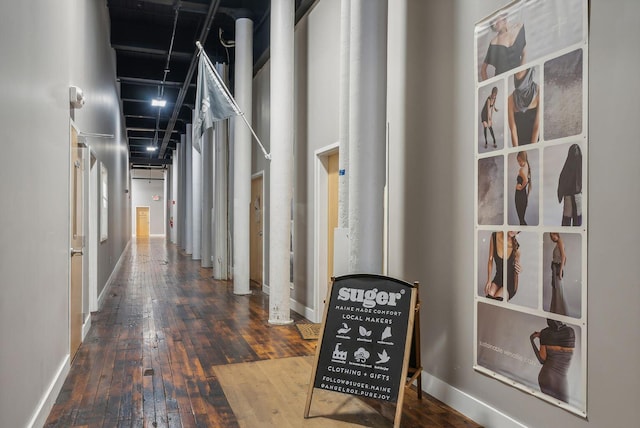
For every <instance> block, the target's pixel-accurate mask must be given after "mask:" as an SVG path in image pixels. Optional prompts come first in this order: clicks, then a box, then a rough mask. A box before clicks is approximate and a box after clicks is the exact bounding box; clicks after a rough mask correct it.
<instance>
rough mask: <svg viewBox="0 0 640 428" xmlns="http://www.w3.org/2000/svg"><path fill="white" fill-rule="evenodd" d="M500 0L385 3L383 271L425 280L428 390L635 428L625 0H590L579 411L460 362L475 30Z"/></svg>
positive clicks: (537, 416) (479, 417) (638, 112)
mask: <svg viewBox="0 0 640 428" xmlns="http://www.w3.org/2000/svg"><path fill="white" fill-rule="evenodd" d="M506 3H507V1H498V0H492V1H485V2H477V1H475V0H457V1H450V0H438V1H430V2H424V1H422V0H403V1H398V2H397V3H396V6H399V8H398V9H395V10H394V11H393V12H392V14H391V15H390V21H391V22H390V35H393V36H391V37H392V38H393V43H391V44H390V46H391V45H392V46H394V48H390V49H389V55H390V58H389V62H390V68H389V94H390V98H389V122H390V225H389V229H390V251H389V259H390V274H391V275H392V276H397V277H400V278H404V279H407V280H409V281H413V280H419V281H421V283H422V284H423V287H422V300H423V306H422V311H421V317H422V318H421V321H422V326H421V327H422V335H423V337H422V361H423V365H424V366H425V369H426V371H427V372H428V373H429V374H430V375H433V377H432V378H429V379H428V381H429V388H430V390H431V391H432V392H434V393H439V394H440V398H441V399H442V400H444V401H445V402H449V403H450V404H453V405H454V406H455V407H457V408H458V409H459V410H461V411H463V412H464V413H467V414H468V415H469V416H471V417H472V418H473V419H475V420H476V421H477V422H479V423H480V424H483V425H485V426H490V427H494V426H516V424H515V422H514V421H518V422H520V423H521V424H523V425H524V426H530V427H549V426H562V427H588V426H589V427H603V426H616V427H617V426H620V427H622V426H635V425H637V416H636V414H635V413H636V412H635V407H637V403H638V398H639V397H640V396H639V395H638V391H639V390H640V368H639V366H638V361H640V345H639V344H638V341H637V340H635V337H637V333H636V332H635V328H636V326H638V325H640V310H639V309H638V307H639V304H640V287H639V285H640V284H639V282H640V280H639V279H638V278H640V268H639V264H638V263H637V259H638V250H637V247H638V244H640V226H639V225H638V223H637V222H636V221H634V220H633V215H634V213H636V212H638V210H639V209H640V202H639V201H638V199H637V198H636V197H635V196H632V195H635V193H637V192H636V191H635V190H632V189H634V187H633V185H632V183H635V182H637V181H638V178H640V175H639V174H638V170H637V168H636V166H635V164H636V160H637V159H639V158H640V147H639V145H638V143H637V140H638V139H637V135H636V134H637V132H636V130H635V122H636V121H637V118H638V117H640V107H639V106H638V103H637V102H635V101H634V99H633V98H632V97H633V95H632V94H637V93H639V92H640V83H639V82H638V81H637V79H634V78H633V77H632V75H633V70H636V69H637V68H638V66H639V65H640V54H639V51H638V49H637V48H636V44H637V43H636V42H637V40H640V30H639V29H638V27H637V25H635V23H634V21H635V19H636V18H637V17H638V16H640V4H639V3H638V2H637V1H635V0H614V1H610V2H591V29H590V57H589V62H590V64H589V73H590V76H589V79H590V80H589V81H590V84H589V96H590V100H589V124H590V126H589V133H590V136H589V137H590V138H589V139H590V146H589V255H588V262H589V265H588V275H589V278H588V282H589V292H588V299H589V304H588V307H589V313H588V317H589V319H588V322H589V348H588V391H587V392H588V409H587V411H588V420H585V419H582V418H580V417H578V416H575V415H573V414H571V413H568V412H566V411H564V410H561V409H559V408H557V407H555V406H552V405H550V404H547V403H546V402H544V401H541V400H539V399H537V398H535V397H533V396H530V395H528V394H525V393H523V392H520V391H519V390H516V389H514V388H511V387H509V386H507V385H505V384H503V383H500V382H498V381H495V380H493V379H491V378H489V377H487V376H484V375H482V374H479V373H476V372H475V371H474V370H473V369H472V364H473V291H472V288H473V284H474V272H473V257H474V249H473V242H474V239H473V234H474V228H473V224H474V222H473V201H474V187H473V183H474V176H473V170H474V168H473V165H474V164H473V162H474V157H473V151H472V150H469V149H468V148H469V147H470V145H469V144H470V143H469V142H470V141H471V142H472V141H473V138H474V135H473V133H474V127H473V126H471V124H473V123H475V119H474V117H475V113H474V79H473V70H474V64H473V55H474V53H473V28H474V23H475V22H476V21H478V20H480V19H482V18H483V17H485V16H486V15H488V14H490V13H491V12H493V11H494V10H496V9H498V8H499V7H501V6H503V5H505V4H506ZM605 3H606V4H605ZM441 382H444V383H441ZM439 387H443V388H440V389H439ZM476 400H477V401H476ZM485 405H486V406H485ZM501 414H503V415H505V416H504V417H503V416H501ZM509 418H511V419H512V420H510V419H509Z"/></svg>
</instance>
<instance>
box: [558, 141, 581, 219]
mask: <svg viewBox="0 0 640 428" xmlns="http://www.w3.org/2000/svg"><path fill="white" fill-rule="evenodd" d="M558 202H559V203H561V204H562V226H582V149H580V146H579V145H578V144H572V145H571V146H570V147H569V150H568V152H567V158H566V160H565V162H564V166H563V167H562V171H560V177H558Z"/></svg>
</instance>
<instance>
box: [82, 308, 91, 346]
mask: <svg viewBox="0 0 640 428" xmlns="http://www.w3.org/2000/svg"><path fill="white" fill-rule="evenodd" d="M89 330H91V313H88V314H87V318H86V319H85V320H84V323H83V324H82V341H83V342H84V339H85V337H87V334H89Z"/></svg>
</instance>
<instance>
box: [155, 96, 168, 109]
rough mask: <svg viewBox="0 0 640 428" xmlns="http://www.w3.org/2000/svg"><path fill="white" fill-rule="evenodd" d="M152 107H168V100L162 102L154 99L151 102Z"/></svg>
mask: <svg viewBox="0 0 640 428" xmlns="http://www.w3.org/2000/svg"><path fill="white" fill-rule="evenodd" d="M151 105H152V106H153V107H164V106H166V105H167V100H162V99H160V98H154V99H152V100H151Z"/></svg>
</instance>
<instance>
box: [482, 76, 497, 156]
mask: <svg viewBox="0 0 640 428" xmlns="http://www.w3.org/2000/svg"><path fill="white" fill-rule="evenodd" d="M497 96H498V87H497V86H494V87H493V88H492V89H491V95H489V96H488V97H487V99H486V101H485V102H484V105H483V106H482V111H481V112H480V120H481V121H482V127H483V128H484V148H485V149H486V148H487V145H488V142H487V129H488V130H489V132H491V138H493V148H494V149H495V148H497V147H498V145H497V144H496V135H495V134H494V132H493V113H494V112H496V113H497V112H498V108H497V107H496V98H497Z"/></svg>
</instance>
